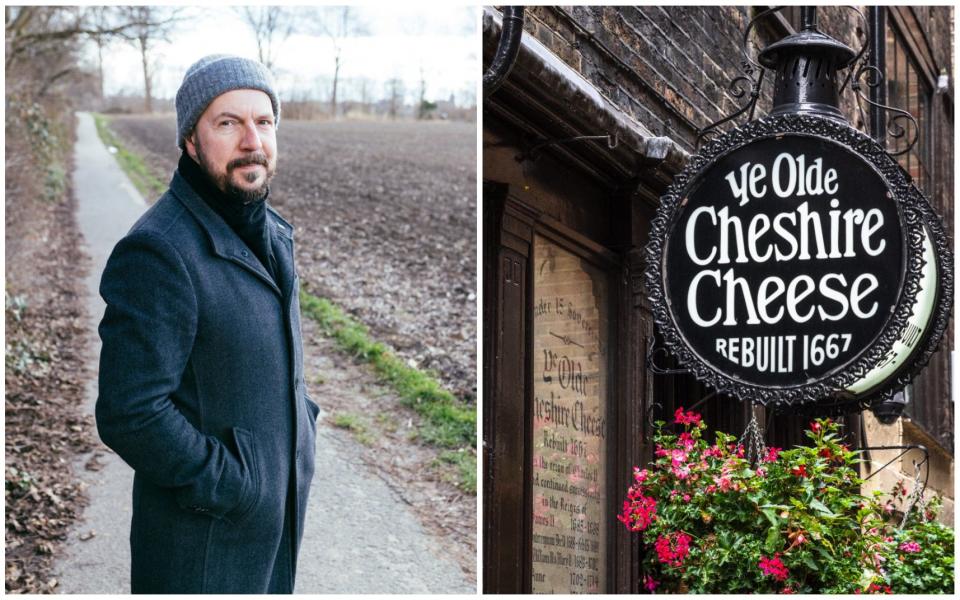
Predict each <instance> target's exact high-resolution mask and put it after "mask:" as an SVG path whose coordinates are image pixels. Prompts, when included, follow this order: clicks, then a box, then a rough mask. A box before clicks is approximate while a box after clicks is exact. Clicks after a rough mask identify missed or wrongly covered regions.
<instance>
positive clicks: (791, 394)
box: [645, 114, 953, 409]
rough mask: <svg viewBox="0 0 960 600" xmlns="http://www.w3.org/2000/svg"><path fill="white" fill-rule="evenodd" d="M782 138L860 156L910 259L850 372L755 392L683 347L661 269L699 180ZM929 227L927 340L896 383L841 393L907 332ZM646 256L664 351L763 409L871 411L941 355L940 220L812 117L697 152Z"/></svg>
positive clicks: (730, 135)
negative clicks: (745, 149) (882, 320)
mask: <svg viewBox="0 0 960 600" xmlns="http://www.w3.org/2000/svg"><path fill="white" fill-rule="evenodd" d="M780 134H800V135H806V136H811V137H820V138H824V139H827V140H829V141H832V142H834V143H837V144H840V145H841V146H843V147H845V148H847V149H849V150H850V151H852V152H854V153H856V154H858V155H860V156H861V157H862V158H863V160H864V161H866V162H867V163H868V164H869V165H871V166H872V167H873V168H874V169H875V170H876V171H877V172H878V173H879V174H880V175H881V177H882V178H883V179H884V181H885V182H886V183H887V186H888V189H889V191H890V193H891V194H892V195H893V199H894V202H895V204H896V206H897V209H898V211H899V213H900V218H901V226H902V227H903V232H904V240H903V241H904V252H905V256H906V260H905V262H904V264H903V266H902V268H903V274H902V277H901V282H902V286H901V289H900V292H899V294H898V300H897V303H896V305H895V306H894V307H893V310H892V312H891V315H890V317H889V319H888V320H887V322H886V324H885V325H884V327H883V329H882V330H881V332H880V334H879V335H877V337H876V338H875V339H874V340H873V341H872V342H871V343H870V344H868V346H867V347H866V348H864V349H863V350H861V351H860V352H859V354H857V355H855V357H854V358H853V359H852V360H851V361H848V362H847V363H845V366H842V367H840V368H838V369H835V370H834V371H832V372H830V373H828V374H826V375H825V376H823V377H821V378H820V379H818V380H813V381H808V382H806V383H804V384H800V385H793V386H773V385H757V384H753V383H748V382H744V381H741V380H739V379H735V378H733V377H732V376H730V375H728V374H725V373H723V372H722V371H720V370H718V369H717V368H716V367H714V366H712V365H710V364H709V363H707V362H706V361H705V360H703V359H702V358H701V357H700V356H698V355H697V353H696V352H694V351H693V350H692V349H691V348H690V347H689V346H688V344H687V343H686V342H685V340H684V337H683V334H682V332H681V331H680V330H679V328H678V325H677V322H676V321H675V319H674V316H673V314H672V313H671V310H670V308H669V307H668V305H667V302H666V300H667V298H666V293H665V288H666V282H665V277H666V273H665V272H664V268H663V265H664V258H665V252H666V246H667V240H668V238H669V236H670V235H671V234H672V233H673V230H674V228H675V226H676V225H677V221H678V217H679V215H680V214H681V212H682V209H683V205H684V203H685V199H686V196H687V193H688V191H689V190H690V189H691V187H692V185H693V184H695V183H696V181H697V179H698V177H699V176H700V174H702V173H703V172H704V171H705V170H706V169H708V168H709V167H710V166H712V165H713V164H715V163H716V162H717V161H718V160H719V159H720V158H721V157H723V156H725V155H727V154H728V153H730V152H733V151H735V150H737V149H738V148H741V147H742V146H744V145H746V144H748V143H750V142H752V141H755V140H757V139H760V138H768V137H775V136H777V135H780ZM924 228H926V231H927V233H928V235H929V236H930V238H931V243H932V244H933V246H934V250H935V255H936V256H937V257H938V258H937V260H938V261H939V263H940V264H938V265H937V267H938V273H937V277H938V283H939V292H938V293H939V294H940V297H938V298H937V299H936V302H935V305H934V314H933V315H932V316H931V319H930V324H929V327H928V331H927V332H926V335H925V339H924V340H923V341H922V342H921V346H919V347H918V348H917V349H916V350H915V351H913V352H912V353H911V354H910V355H909V357H908V359H907V362H906V363H905V364H904V365H902V366H901V367H900V368H899V369H898V371H897V372H896V373H895V374H894V375H893V376H891V377H889V378H888V379H887V380H885V381H884V382H882V383H881V384H879V385H878V386H876V387H874V388H873V389H871V390H868V391H867V392H866V393H865V394H863V395H859V396H851V395H850V394H849V393H847V394H844V393H843V390H844V389H845V388H847V387H849V386H850V385H852V384H853V383H854V382H856V381H858V380H859V379H861V378H863V377H864V376H865V375H866V374H867V373H868V372H869V371H870V370H871V369H873V368H874V367H875V366H876V365H878V364H879V363H880V362H881V361H882V360H883V358H884V356H885V355H886V354H887V353H888V352H889V351H890V350H891V348H892V347H893V344H894V342H896V341H897V340H898V339H899V338H900V336H901V335H902V334H903V332H904V330H905V329H906V327H907V323H908V319H909V318H910V316H911V314H912V309H913V304H914V302H915V300H916V298H917V295H918V293H919V290H920V277H921V271H922V268H923V264H924V262H923V258H922V257H923V239H924ZM646 257H647V267H646V271H645V278H646V284H647V291H648V294H649V297H650V301H651V305H652V307H653V315H654V321H655V323H656V325H657V327H658V329H659V331H660V332H661V333H662V335H663V338H664V343H665V345H666V346H667V348H668V349H670V350H671V352H672V353H673V354H674V355H675V356H676V357H677V358H678V360H679V361H680V364H681V365H682V366H683V367H684V368H685V369H687V370H689V371H690V372H691V373H693V374H694V375H695V376H696V377H697V379H699V380H701V381H703V382H704V383H706V384H707V385H709V386H710V387H712V388H714V389H716V390H717V391H718V392H720V393H728V394H731V395H733V396H735V397H737V398H740V399H742V400H750V401H752V402H758V403H760V404H764V405H768V404H769V405H773V406H776V407H779V408H785V407H790V408H791V409H794V408H799V407H811V406H812V405H814V404H817V405H818V406H823V407H824V408H826V407H827V406H834V407H836V406H838V405H841V404H843V405H850V404H851V403H852V404H860V405H862V406H866V405H868V403H869V401H871V400H872V399H876V398H878V397H880V398H888V397H890V396H891V395H892V394H893V393H894V392H895V391H897V390H899V389H901V388H902V387H903V386H904V385H906V383H909V381H910V380H911V379H912V378H913V376H914V375H916V373H917V372H918V371H919V370H920V369H921V368H922V367H923V366H924V365H925V364H926V363H927V361H928V360H929V358H930V356H931V355H932V354H933V352H934V351H936V348H937V346H938V345H939V342H940V339H941V338H942V336H943V333H944V331H945V330H946V327H947V323H948V321H949V318H950V307H951V306H952V296H953V270H952V269H953V261H952V255H951V254H950V250H949V242H948V240H947V237H946V235H945V233H944V230H943V226H942V223H941V222H940V219H939V217H937V215H936V213H934V211H933V209H932V208H931V207H930V205H929V203H928V202H927V200H926V198H924V196H923V194H921V193H920V191H919V190H918V189H917V188H916V186H914V185H913V184H912V183H911V181H910V180H909V176H908V175H907V174H906V173H905V172H904V171H903V170H902V168H901V167H900V165H899V164H898V163H897V162H896V160H895V159H893V158H892V157H891V156H890V154H888V153H887V152H886V151H885V150H884V149H883V147H881V146H880V144H878V143H877V142H876V141H875V140H873V139H872V138H870V137H869V136H867V135H865V134H863V133H862V132H860V131H858V130H857V129H854V128H853V127H851V126H849V125H847V124H845V123H842V122H840V121H837V120H834V119H828V118H824V117H819V116H815V115H799V114H785V115H780V116H773V117H765V118H763V119H759V120H755V121H750V122H748V123H746V124H744V125H743V126H741V127H739V128H737V129H734V130H732V131H730V132H727V133H724V134H721V135H719V136H717V137H716V138H715V139H712V140H711V141H708V142H707V143H705V144H704V145H703V146H702V147H701V148H700V150H699V152H698V153H697V154H696V155H693V156H692V157H691V158H690V161H689V162H688V163H687V166H686V168H685V169H684V170H683V171H682V172H681V173H679V174H678V175H677V176H676V177H675V178H674V180H673V183H672V185H671V186H670V187H669V188H668V189H667V192H666V194H665V195H664V196H662V197H661V199H660V206H659V208H658V209H657V214H656V217H655V218H654V220H653V222H652V227H651V234H650V241H649V243H648V244H647V247H646Z"/></svg>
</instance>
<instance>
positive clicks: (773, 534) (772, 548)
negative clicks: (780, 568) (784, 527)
mask: <svg viewBox="0 0 960 600" xmlns="http://www.w3.org/2000/svg"><path fill="white" fill-rule="evenodd" d="M782 544H783V542H782V541H781V538H780V529H779V528H777V527H771V528H770V529H768V530H767V541H766V542H765V543H764V545H763V547H764V549H765V550H766V551H767V552H776V551H777V550H779V549H780V546H781V545H782Z"/></svg>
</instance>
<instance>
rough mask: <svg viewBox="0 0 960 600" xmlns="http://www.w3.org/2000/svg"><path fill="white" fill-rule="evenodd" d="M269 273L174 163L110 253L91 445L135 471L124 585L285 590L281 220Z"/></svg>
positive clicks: (287, 245)
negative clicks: (98, 444) (166, 185)
mask: <svg viewBox="0 0 960 600" xmlns="http://www.w3.org/2000/svg"><path fill="white" fill-rule="evenodd" d="M267 226H268V227H272V228H273V230H272V231H271V238H272V244H273V251H274V254H275V256H276V259H277V266H278V271H279V272H278V277H277V278H278V280H279V281H277V282H274V281H273V279H272V278H271V277H270V276H269V275H268V274H267V271H266V270H265V269H264V268H263V265H262V264H261V263H260V261H259V260H258V259H257V257H256V256H255V255H254V253H253V252H251V251H250V250H249V249H248V248H247V247H246V245H244V243H243V242H242V241H241V240H240V238H239V237H238V236H237V235H236V234H235V233H234V232H233V230H232V229H230V227H229V226H228V225H227V224H226V223H225V222H224V221H223V220H222V219H221V218H220V217H219V216H218V215H217V214H216V213H215V212H214V211H213V210H212V209H211V208H210V207H209V206H208V205H207V204H206V203H205V202H204V201H203V199H202V198H200V197H199V196H198V195H197V194H196V193H195V192H194V190H193V189H192V188H191V187H190V186H189V185H188V184H187V183H186V181H184V180H183V179H182V178H181V177H180V175H179V173H176V174H174V177H173V180H172V181H171V184H170V190H169V191H168V192H167V193H166V194H164V195H163V197H161V198H160V200H159V201H158V202H157V203H156V204H155V205H154V206H153V207H152V208H150V210H148V211H147V212H146V214H144V215H143V217H142V218H141V219H140V220H139V221H138V222H137V223H136V224H135V225H134V226H133V228H132V229H131V230H130V232H129V233H128V234H127V236H126V237H124V238H123V239H122V240H121V241H120V242H119V243H118V244H117V246H116V247H115V248H114V250H113V253H112V254H111V256H110V259H109V261H108V262H107V267H106V270H105V271H104V273H103V279H102V280H101V283H100V294H101V295H102V296H103V299H104V300H105V301H106V303H107V309H106V313H105V314H104V317H103V321H102V322H101V324H100V337H101V339H102V340H103V350H102V353H101V356H100V394H99V398H98V399H97V411H96V412H97V427H98V429H99V433H100V437H101V438H102V439H103V441H104V442H105V443H106V444H107V445H108V446H110V447H111V448H113V449H114V450H115V451H116V452H117V454H118V455H119V456H120V457H121V458H123V460H124V461H126V462H127V464H129V465H130V466H131V467H133V469H134V471H135V476H134V484H133V519H132V523H131V531H130V549H131V554H132V569H131V571H132V573H131V587H132V591H133V592H135V593H203V592H210V593H291V592H292V591H293V583H294V576H295V570H296V556H297V551H298V549H299V545H300V539H301V537H302V533H303V519H304V512H305V510H306V506H307V492H308V490H309V487H310V480H311V478H312V476H313V468H314V465H313V462H314V442H315V438H316V416H317V414H318V411H319V409H318V408H317V406H316V405H315V404H314V403H313V402H312V401H311V400H309V399H308V398H307V396H306V393H305V391H304V382H303V360H302V346H301V340H300V304H299V298H298V291H299V279H298V278H297V275H296V269H295V265H294V260H293V233H292V228H291V227H290V225H289V224H288V223H287V222H286V221H284V220H283V219H282V218H280V216H279V215H277V214H276V213H275V212H274V211H273V209H269V211H268V214H267Z"/></svg>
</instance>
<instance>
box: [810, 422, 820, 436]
mask: <svg viewBox="0 0 960 600" xmlns="http://www.w3.org/2000/svg"><path fill="white" fill-rule="evenodd" d="M810 431H812V432H814V433H820V423H817V422H816V421H811V422H810Z"/></svg>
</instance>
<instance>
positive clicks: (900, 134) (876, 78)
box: [850, 65, 920, 156]
mask: <svg viewBox="0 0 960 600" xmlns="http://www.w3.org/2000/svg"><path fill="white" fill-rule="evenodd" d="M864 74H872V75H873V80H868V81H866V82H863V83H861V81H860V78H861V77H863V75H864ZM883 80H884V75H883V71H881V70H880V69H879V68H877V67H875V66H873V65H862V66H861V67H860V68H859V69H858V70H857V72H856V75H854V77H853V83H851V84H850V89H851V90H853V92H854V93H856V97H857V107H858V108H859V109H860V113H861V115H862V114H863V107H862V106H861V104H860V102H861V100H862V101H863V102H866V103H867V104H869V105H870V106H873V107H876V108H879V109H880V110H883V111H889V112H892V113H895V114H894V115H893V116H888V117H887V124H886V127H885V128H884V129H885V133H886V135H888V136H890V137H891V138H893V139H895V140H899V139H901V138H904V137H906V135H907V133H908V131H909V128H908V127H904V126H902V125H900V124H899V123H898V121H903V120H907V121H909V122H911V123H913V132H914V135H913V138H912V139H911V140H910V143H909V144H907V147H906V148H904V149H903V150H899V151H897V152H891V151H890V150H887V151H886V152H887V154H889V155H890V156H902V155H904V154H906V153H907V152H910V150H912V149H913V147H914V146H915V145H916V144H917V141H919V140H920V126H919V124H918V123H917V119H916V118H914V116H913V115H912V114H910V112H909V111H906V110H903V109H901V108H894V107H892V106H887V105H886V104H880V103H879V102H874V101H873V100H871V99H870V98H869V97H867V96H866V95H864V93H863V90H862V86H863V85H866V86H867V87H869V88H876V87H879V86H880V85H882V84H883ZM884 114H886V113H884Z"/></svg>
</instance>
